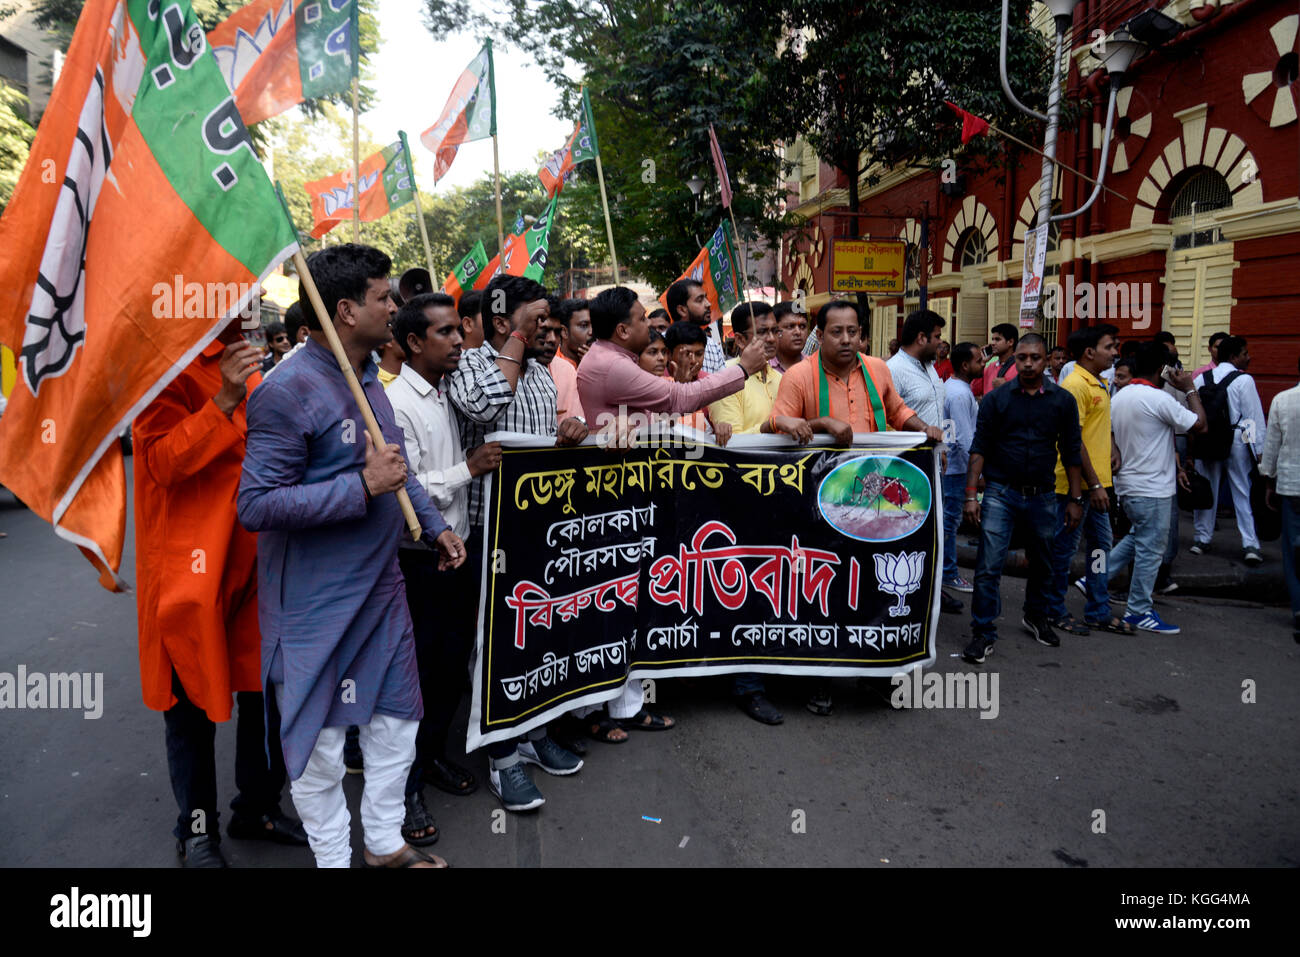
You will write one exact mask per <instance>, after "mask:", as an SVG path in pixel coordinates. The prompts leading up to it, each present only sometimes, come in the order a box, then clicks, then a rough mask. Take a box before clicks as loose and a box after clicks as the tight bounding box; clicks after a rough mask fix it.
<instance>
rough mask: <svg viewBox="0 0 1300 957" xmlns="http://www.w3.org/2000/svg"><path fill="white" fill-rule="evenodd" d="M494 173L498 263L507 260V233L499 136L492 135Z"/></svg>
mask: <svg viewBox="0 0 1300 957" xmlns="http://www.w3.org/2000/svg"><path fill="white" fill-rule="evenodd" d="M492 173H493V180H494V182H495V183H496V194H497V257H498V259H497V262H498V263H500V262H504V261H505V258H506V231H505V227H504V226H503V225H502V223H501V161H500V159H499V158H498V157H497V135H496V134H495V133H493V134H492Z"/></svg>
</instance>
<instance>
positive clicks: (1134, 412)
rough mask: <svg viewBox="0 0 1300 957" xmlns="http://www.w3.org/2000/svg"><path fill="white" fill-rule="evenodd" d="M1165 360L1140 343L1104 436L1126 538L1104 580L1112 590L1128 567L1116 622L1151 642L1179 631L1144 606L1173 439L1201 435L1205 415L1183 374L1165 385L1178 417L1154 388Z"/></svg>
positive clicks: (1155, 568)
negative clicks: (1115, 456)
mask: <svg viewBox="0 0 1300 957" xmlns="http://www.w3.org/2000/svg"><path fill="white" fill-rule="evenodd" d="M1168 358H1169V353H1168V352H1167V351H1166V350H1165V347H1164V346H1163V345H1162V344H1161V343H1158V342H1146V343H1143V344H1142V346H1141V348H1139V349H1138V352H1137V356H1136V360H1137V372H1136V374H1135V375H1134V377H1133V381H1132V382H1131V383H1130V384H1129V385H1128V386H1127V387H1125V388H1123V389H1121V390H1120V391H1119V392H1118V393H1116V395H1115V397H1114V398H1113V399H1111V403H1110V422H1111V429H1112V431H1113V432H1114V434H1115V445H1116V446H1117V448H1118V449H1119V460H1120V467H1119V471H1117V472H1116V473H1115V496H1116V498H1118V499H1119V504H1120V507H1121V508H1123V509H1124V514H1125V515H1127V516H1128V518H1129V520H1130V521H1131V522H1132V523H1133V530H1132V531H1131V532H1129V534H1128V535H1126V536H1124V538H1123V539H1121V540H1120V542H1119V544H1118V545H1116V546H1115V547H1114V548H1112V549H1111V550H1110V555H1109V557H1108V558H1107V561H1106V574H1107V579H1108V581H1110V582H1113V581H1114V580H1115V578H1116V576H1117V575H1118V574H1119V573H1120V572H1121V571H1123V570H1124V568H1125V567H1127V565H1128V564H1129V562H1132V563H1133V575H1132V578H1131V580H1130V582H1129V592H1128V614H1127V615H1125V616H1124V621H1126V622H1128V623H1129V624H1131V625H1133V626H1134V627H1135V628H1137V629H1138V630H1139V631H1150V632H1154V633H1155V634H1159V635H1176V634H1178V633H1179V630H1180V629H1179V628H1178V627H1177V626H1176V625H1172V624H1169V623H1168V622H1165V621H1162V620H1161V618H1160V616H1159V615H1158V614H1156V611H1155V608H1154V607H1153V606H1152V604H1151V591H1152V589H1153V588H1154V586H1155V580H1156V575H1157V573H1158V572H1159V570H1160V559H1161V556H1162V555H1163V554H1164V550H1165V542H1166V540H1167V537H1168V535H1169V508H1170V506H1169V500H1170V499H1171V498H1173V497H1174V495H1175V493H1176V492H1177V486H1176V481H1177V480H1176V478H1175V473H1176V465H1175V459H1174V433H1175V432H1188V431H1191V432H1197V433H1199V432H1204V431H1205V410H1204V409H1202V408H1201V400H1200V397H1199V396H1198V395H1197V394H1196V391H1195V390H1194V389H1193V388H1192V377H1191V375H1190V374H1189V373H1187V372H1184V371H1182V370H1178V371H1176V372H1174V373H1173V377H1172V381H1173V384H1174V385H1175V386H1177V387H1178V388H1180V389H1182V390H1183V391H1184V393H1185V394H1186V395H1187V400H1188V405H1189V406H1190V408H1187V409H1184V408H1183V407H1182V406H1181V405H1179V404H1178V403H1177V402H1175V401H1174V400H1173V399H1171V398H1170V397H1169V395H1168V393H1166V392H1165V391H1164V390H1163V389H1161V388H1160V385H1159V383H1160V382H1161V378H1160V372H1161V370H1162V369H1163V368H1164V367H1165V365H1166V363H1167V362H1168Z"/></svg>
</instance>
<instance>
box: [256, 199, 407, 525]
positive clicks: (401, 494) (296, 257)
mask: <svg viewBox="0 0 1300 957" xmlns="http://www.w3.org/2000/svg"><path fill="white" fill-rule="evenodd" d="M275 194H276V195H277V196H279V197H280V208H281V209H283V210H284V217H285V219H287V220H288V221H289V226H290V227H291V228H292V229H293V232H294V235H295V236H301V235H302V234H301V233H299V232H298V226H297V224H296V223H294V221H293V215H292V214H291V213H290V212H289V203H288V202H287V201H286V200H285V198H284V190H282V189H281V188H280V184H279V183H276V184H275ZM293 265H294V268H295V269H297V270H298V278H299V280H301V282H302V286H303V288H304V289H306V290H307V299H308V300H309V301H310V302H311V306H312V309H313V310H315V312H316V319H317V320H318V321H319V322H320V327H321V329H322V331H324V333H325V338H326V339H327V340H328V341H329V344H330V351H331V352H332V353H334V359H335V361H337V362H338V364H339V371H340V372H342V373H343V381H345V382H346V383H347V384H348V389H349V390H351V392H352V399H353V401H354V402H356V404H357V408H358V409H360V410H361V421H362V423H363V424H364V425H365V427H366V431H367V432H369V433H370V437H371V438H372V439H374V442H375V448H377V449H382V448H384V446H385V445H387V444H388V443H387V440H386V439H385V438H384V433H383V430H382V429H380V428H379V421H378V420H377V419H376V418H375V412H374V409H372V408H370V400H369V399H367V398H366V393H365V390H364V389H362V388H361V383H360V382H358V381H357V375H356V373H355V372H353V371H352V364H351V363H350V362H348V354H347V353H346V352H344V351H343V342H342V340H340V339H339V334H338V330H337V329H335V328H334V320H333V319H331V318H330V316H329V313H327V312H326V311H325V302H324V301H323V300H322V299H321V297H320V290H319V289H317V288H316V280H315V279H313V278H312V275H311V270H310V269H308V268H307V260H306V259H305V258H304V257H303V254H302V250H301V249H298V250H295V251H294V254H293ZM397 504H398V505H399V506H400V507H401V509H402V516H403V517H404V518H405V519H406V527H407V528H409V529H410V530H411V538H412V539H414V540H415V541H417V542H418V541H419V540H420V532H421V529H420V520H419V518H417V517H416V515H415V506H414V505H412V504H411V496H409V495H407V494H406V489H405V488H399V489H398V490H397Z"/></svg>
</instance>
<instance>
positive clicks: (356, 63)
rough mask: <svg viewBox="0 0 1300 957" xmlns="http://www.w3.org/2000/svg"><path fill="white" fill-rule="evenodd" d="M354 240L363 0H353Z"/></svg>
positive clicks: (355, 230)
mask: <svg viewBox="0 0 1300 957" xmlns="http://www.w3.org/2000/svg"><path fill="white" fill-rule="evenodd" d="M351 27H352V241H353V242H354V243H359V242H361V117H360V113H361V110H360V108H359V106H358V101H359V100H360V82H359V80H358V77H360V75H361V0H352V23H351Z"/></svg>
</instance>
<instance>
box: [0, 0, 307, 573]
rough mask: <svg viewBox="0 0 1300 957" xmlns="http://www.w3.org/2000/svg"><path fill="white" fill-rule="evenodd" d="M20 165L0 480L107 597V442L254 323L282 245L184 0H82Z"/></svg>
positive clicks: (287, 238) (290, 237)
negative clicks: (193, 365) (214, 348)
mask: <svg viewBox="0 0 1300 957" xmlns="http://www.w3.org/2000/svg"><path fill="white" fill-rule="evenodd" d="M32 156H33V157H44V158H45V159H44V160H43V161H40V162H37V161H35V160H34V161H33V162H30V163H28V164H27V166H26V167H25V168H24V169H23V172H22V175H21V177H20V179H19V180H18V187H17V189H16V190H15V191H14V194H13V198H12V199H11V200H10V202H9V206H8V208H7V209H6V210H5V213H4V217H3V218H0V249H3V250H4V251H5V253H4V258H3V260H0V342H4V343H5V344H6V345H7V346H9V347H10V348H11V349H13V350H14V351H15V352H16V353H18V356H19V364H18V370H17V371H18V376H17V382H16V383H15V384H14V388H13V392H12V394H11V395H10V396H9V404H8V408H7V409H6V410H5V414H4V416H3V417H0V484H3V485H5V486H6V487H8V488H9V489H10V490H11V491H13V492H14V493H15V494H16V495H17V496H18V497H19V498H21V499H22V500H23V501H24V502H26V503H27V504H28V505H29V506H30V507H31V508H32V510H33V511H35V512H36V513H37V514H39V515H40V516H41V517H43V518H45V519H46V520H47V521H49V522H51V523H52V524H53V525H54V530H55V532H56V533H57V534H58V535H59V536H60V537H61V538H64V539H66V540H67V541H70V542H73V543H75V544H76V545H78V546H79V547H80V548H81V549H82V551H83V553H85V555H86V557H87V558H89V559H90V560H91V562H92V563H93V564H94V565H95V566H96V568H97V569H98V570H99V571H100V573H101V575H100V581H101V583H102V584H104V586H105V587H108V588H113V589H121V588H124V587H125V583H124V582H123V581H122V580H121V579H120V578H119V577H118V575H117V572H118V569H119V568H120V566H121V561H122V542H123V533H124V531H125V526H126V473H125V469H124V468H123V464H122V455H121V446H120V444H119V443H118V435H119V434H120V433H121V432H123V431H124V430H125V429H126V427H127V426H128V425H129V424H130V423H131V420H132V419H134V418H135V416H136V414H137V413H138V412H140V411H141V410H142V409H143V408H144V407H145V406H146V405H148V404H149V403H150V402H151V401H153V399H154V397H155V396H156V395H157V394H158V393H159V392H161V391H162V389H163V388H164V387H165V386H166V385H167V383H168V382H170V381H171V379H172V378H173V377H175V376H176V374H177V373H179V372H180V371H181V370H183V369H184V368H185V367H186V366H188V365H189V364H190V362H191V361H192V360H193V359H194V357H195V356H196V355H198V353H199V352H200V351H201V350H202V349H203V348H204V347H205V346H207V345H208V343H209V342H211V341H212V339H213V338H215V337H216V335H217V333H218V332H220V331H221V330H222V329H223V328H224V327H225V326H226V325H227V324H228V323H229V322H230V321H231V320H232V319H234V318H235V317H236V316H248V317H250V320H249V321H250V325H251V326H252V327H254V328H256V327H257V326H260V323H261V310H260V306H259V289H258V286H259V283H260V281H261V280H262V279H263V278H265V277H266V276H267V275H268V274H269V273H270V272H271V270H272V269H274V268H275V266H277V265H278V264H279V263H280V262H282V261H283V260H284V259H286V258H287V257H288V256H290V255H292V254H293V252H294V250H295V249H296V248H297V243H296V235H295V233H294V231H293V229H292V227H291V226H290V224H289V222H288V221H287V220H286V219H285V217H284V213H283V212H282V211H281V209H280V205H279V202H278V201H277V199H276V196H275V191H274V190H273V189H272V187H271V183H270V181H269V180H268V179H267V178H266V172H265V171H264V170H263V169H262V165H261V163H260V162H258V159H257V157H256V156H255V155H254V152H253V145H252V142H251V140H250V139H249V136H248V130H247V129H246V128H245V126H244V123H243V120H242V119H241V118H240V115H239V111H238V110H237V109H236V107H235V99H234V97H233V96H232V95H231V92H230V90H229V89H228V88H227V86H226V84H225V82H224V81H223V80H222V77H221V71H220V69H219V68H218V67H217V62H216V60H214V59H213V58H212V57H211V56H209V55H208V47H207V42H206V40H205V39H204V35H203V29H202V27H200V26H199V23H198V21H197V20H196V19H195V17H194V13H193V11H192V10H191V8H190V4H189V0H173V2H169V3H168V4H167V5H166V6H165V7H162V8H161V9H160V8H159V7H158V6H157V5H154V4H148V3H143V2H140V0H88V2H87V3H86V5H85V8H84V9H83V10H82V13H81V18H80V20H78V22H77V28H76V32H75V33H74V34H73V37H72V44H71V46H70V47H69V49H68V54H67V58H66V60H65V61H64V65H63V70H62V73H61V74H60V76H59V81H58V84H57V85H56V86H55V88H54V93H53V95H52V96H51V98H50V102H49V105H48V107H47V108H46V110H45V115H44V117H43V118H42V120H41V124H40V128H39V129H38V130H37V132H36V141H35V142H34V143H33V144H32ZM47 164H49V168H47ZM51 184H57V185H51Z"/></svg>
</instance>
